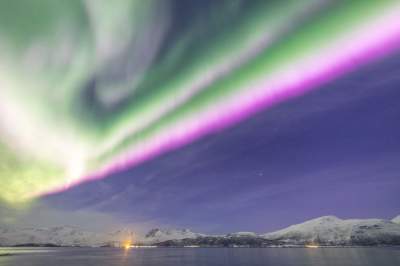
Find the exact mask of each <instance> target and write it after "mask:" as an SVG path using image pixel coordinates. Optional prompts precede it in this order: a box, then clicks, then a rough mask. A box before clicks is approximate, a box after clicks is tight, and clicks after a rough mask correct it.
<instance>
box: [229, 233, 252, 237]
mask: <svg viewBox="0 0 400 266" xmlns="http://www.w3.org/2000/svg"><path fill="white" fill-rule="evenodd" d="M226 236H227V237H257V234H256V233H253V232H236V233H230V234H227V235H226Z"/></svg>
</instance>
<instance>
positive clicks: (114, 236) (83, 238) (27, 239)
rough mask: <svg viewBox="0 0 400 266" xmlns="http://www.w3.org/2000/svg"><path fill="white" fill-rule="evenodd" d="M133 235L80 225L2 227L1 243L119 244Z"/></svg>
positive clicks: (0, 229)
mask: <svg viewBox="0 0 400 266" xmlns="http://www.w3.org/2000/svg"><path fill="white" fill-rule="evenodd" d="M130 237H132V232H130V231H128V230H120V231H115V232H110V233H98V232H90V231H84V230H82V229H80V228H78V227H72V226H59V227H50V228H33V227H10V226H7V227H4V226H3V227H0V245H3V246H12V245H21V244H27V243H29V244H30V243H33V244H54V245H60V246H90V247H98V246H103V245H112V246H119V245H120V243H121V242H123V241H125V240H126V239H127V238H130Z"/></svg>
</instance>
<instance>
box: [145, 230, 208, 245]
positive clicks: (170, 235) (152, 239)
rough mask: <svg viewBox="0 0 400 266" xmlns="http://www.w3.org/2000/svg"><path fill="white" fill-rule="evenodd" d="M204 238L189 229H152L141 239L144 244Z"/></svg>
mask: <svg viewBox="0 0 400 266" xmlns="http://www.w3.org/2000/svg"><path fill="white" fill-rule="evenodd" d="M202 236H205V235H203V234H199V233H193V232H192V231H190V230H189V229H183V230H179V229H170V230H163V229H158V228H156V229H152V230H150V231H149V232H148V233H147V234H146V236H145V238H144V239H143V242H145V243H158V242H163V241H167V240H180V239H185V238H198V237H202Z"/></svg>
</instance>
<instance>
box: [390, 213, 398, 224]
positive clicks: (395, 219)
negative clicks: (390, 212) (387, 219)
mask: <svg viewBox="0 0 400 266" xmlns="http://www.w3.org/2000/svg"><path fill="white" fill-rule="evenodd" d="M392 222H394V223H396V224H400V215H397V216H396V217H394V218H393V219H392Z"/></svg>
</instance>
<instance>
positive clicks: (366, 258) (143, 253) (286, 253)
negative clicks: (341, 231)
mask: <svg viewBox="0 0 400 266" xmlns="http://www.w3.org/2000/svg"><path fill="white" fill-rule="evenodd" d="M2 253H3V254H4V253H8V254H11V255H10V256H0V266H28V265H29V266H39V265H40V266H42V265H57V266H66V265H74V266H89V265H96V266H129V265H135V266H190V265H193V266H210V265H219V266H235V265H245V266H253V265H254V266H258V265H260V266H261V265H263V266H264V265H271V266H277V265H279V266H294V265H296V266H298V265H311V266H313V265H315V266H334V265H335V266H336V265H340V266H356V265H360V266H361V265H362V266H372V265H374V266H375V265H379V266H398V265H400V248H318V249H311V248H154V249H129V250H124V249H111V248H50V249H48V248H47V249H44V248H43V249H41V248H29V249H26V248H21V249H7V250H4V249H3V250H2V249H0V254H2Z"/></svg>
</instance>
